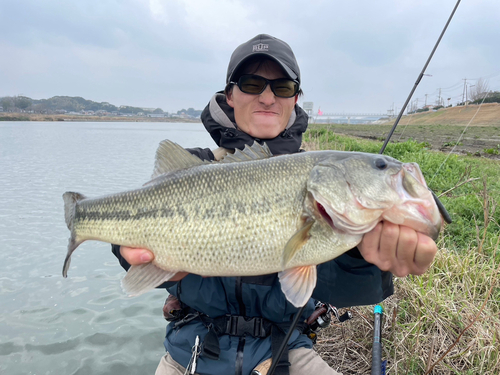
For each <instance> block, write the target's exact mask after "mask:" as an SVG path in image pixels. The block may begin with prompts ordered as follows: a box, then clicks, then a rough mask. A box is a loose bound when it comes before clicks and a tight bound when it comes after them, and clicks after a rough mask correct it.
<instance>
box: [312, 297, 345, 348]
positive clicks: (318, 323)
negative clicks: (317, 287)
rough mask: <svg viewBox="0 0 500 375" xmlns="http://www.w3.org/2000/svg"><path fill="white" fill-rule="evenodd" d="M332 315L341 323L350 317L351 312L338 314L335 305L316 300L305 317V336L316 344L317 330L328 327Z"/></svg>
mask: <svg viewBox="0 0 500 375" xmlns="http://www.w3.org/2000/svg"><path fill="white" fill-rule="evenodd" d="M333 316H335V318H336V319H337V320H338V321H339V322H340V323H342V322H345V321H346V320H349V319H351V318H352V313H351V312H350V311H346V312H345V313H344V314H342V315H339V311H338V310H337V308H336V307H334V306H332V305H330V304H328V303H323V302H321V301H317V302H316V306H315V310H314V312H313V313H312V314H311V316H310V317H309V318H308V319H307V322H306V323H307V328H306V330H305V331H304V333H305V334H306V335H307V337H309V338H310V339H311V340H312V342H313V344H316V340H317V338H318V334H317V333H318V331H319V330H321V329H323V328H326V327H328V326H329V325H330V323H331V322H332V319H333Z"/></svg>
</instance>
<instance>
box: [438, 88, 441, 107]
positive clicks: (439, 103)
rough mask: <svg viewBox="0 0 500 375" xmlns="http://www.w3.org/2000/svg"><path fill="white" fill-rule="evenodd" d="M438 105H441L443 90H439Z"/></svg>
mask: <svg viewBox="0 0 500 375" xmlns="http://www.w3.org/2000/svg"><path fill="white" fill-rule="evenodd" d="M438 105H441V88H439V97H438Z"/></svg>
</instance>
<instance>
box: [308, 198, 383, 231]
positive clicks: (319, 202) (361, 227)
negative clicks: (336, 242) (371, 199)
mask: <svg viewBox="0 0 500 375" xmlns="http://www.w3.org/2000/svg"><path fill="white" fill-rule="evenodd" d="M313 196H314V205H315V207H316V209H317V212H318V214H319V215H320V216H321V218H322V219H323V220H324V221H325V222H326V223H328V224H329V225H330V227H331V228H332V229H333V230H334V231H336V232H341V233H348V234H360V235H361V234H364V233H367V232H369V231H370V230H372V229H373V228H374V227H375V225H377V223H378V222H379V221H380V220H377V219H375V220H373V221H369V222H365V223H362V224H360V223H356V222H355V221H353V220H351V219H349V217H348V216H347V215H343V214H340V213H338V212H337V211H335V210H334V209H332V208H331V206H330V205H329V204H328V202H327V200H326V199H325V198H323V197H322V196H321V195H320V194H318V193H313ZM357 205H358V206H359V208H360V209H363V210H365V208H364V207H362V206H361V205H360V204H359V203H357ZM380 213H381V212H380ZM380 213H379V215H380ZM372 214H373V213H372Z"/></svg>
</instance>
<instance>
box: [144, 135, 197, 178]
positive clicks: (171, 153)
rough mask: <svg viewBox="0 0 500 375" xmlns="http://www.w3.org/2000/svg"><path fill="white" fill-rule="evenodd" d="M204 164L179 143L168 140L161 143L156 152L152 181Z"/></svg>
mask: <svg viewBox="0 0 500 375" xmlns="http://www.w3.org/2000/svg"><path fill="white" fill-rule="evenodd" d="M202 164H204V162H203V160H201V159H200V158H198V157H197V156H194V155H192V154H191V153H190V152H189V151H186V150H185V149H183V148H182V147H181V146H179V145H178V144H177V143H174V142H172V141H170V140H168V139H166V140H164V141H161V142H160V145H159V146H158V149H157V150H156V157H155V168H154V171H153V175H152V176H151V179H155V178H156V177H158V176H160V175H162V174H165V173H169V172H173V171H177V170H179V169H186V168H191V167H194V166H198V165H202Z"/></svg>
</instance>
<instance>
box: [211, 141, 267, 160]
mask: <svg viewBox="0 0 500 375" xmlns="http://www.w3.org/2000/svg"><path fill="white" fill-rule="evenodd" d="M272 156H273V153H272V152H271V150H270V149H269V147H267V144H265V143H264V144H263V145H261V144H260V143H259V142H254V143H253V145H252V146H249V145H245V148H244V149H243V151H241V150H238V149H236V150H234V154H227V155H226V156H224V158H223V159H222V160H221V161H220V162H221V163H234V162H239V161H249V160H260V159H267V158H270V157H272Z"/></svg>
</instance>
